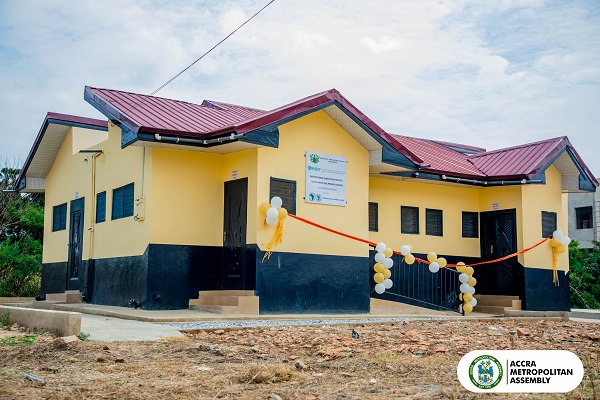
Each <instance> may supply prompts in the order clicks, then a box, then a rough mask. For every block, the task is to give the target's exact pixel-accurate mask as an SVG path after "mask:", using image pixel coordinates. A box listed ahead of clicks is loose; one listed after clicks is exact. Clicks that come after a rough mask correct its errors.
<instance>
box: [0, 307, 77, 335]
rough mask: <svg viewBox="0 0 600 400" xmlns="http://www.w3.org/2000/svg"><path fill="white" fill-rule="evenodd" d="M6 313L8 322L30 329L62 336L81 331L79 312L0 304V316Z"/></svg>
mask: <svg viewBox="0 0 600 400" xmlns="http://www.w3.org/2000/svg"><path fill="white" fill-rule="evenodd" d="M6 313H8V318H7V322H8V323H9V324H14V323H17V324H19V325H21V326H25V327H27V328H29V329H30V330H32V331H37V332H55V333H58V334H60V335H62V336H71V335H77V334H78V333H79V332H81V314H80V313H76V312H65V311H53V310H35V309H32V308H19V307H9V306H0V316H3V315H5V314H6Z"/></svg>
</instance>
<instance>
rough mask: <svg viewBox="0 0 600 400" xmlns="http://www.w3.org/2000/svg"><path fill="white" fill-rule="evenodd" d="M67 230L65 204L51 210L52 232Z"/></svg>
mask: <svg viewBox="0 0 600 400" xmlns="http://www.w3.org/2000/svg"><path fill="white" fill-rule="evenodd" d="M65 229H67V203H65V204H61V205H58V206H54V209H53V210H52V231H53V232H56V231H64V230H65Z"/></svg>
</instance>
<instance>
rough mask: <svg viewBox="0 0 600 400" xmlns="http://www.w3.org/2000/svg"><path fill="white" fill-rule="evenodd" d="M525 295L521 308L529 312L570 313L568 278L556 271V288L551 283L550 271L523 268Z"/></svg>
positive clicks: (561, 272)
mask: <svg viewBox="0 0 600 400" xmlns="http://www.w3.org/2000/svg"><path fill="white" fill-rule="evenodd" d="M524 277H525V295H524V298H521V300H522V308H523V309H524V310H529V311H570V310H571V293H570V286H569V276H568V275H567V274H565V273H564V271H558V283H559V285H558V286H555V285H554V283H553V282H552V270H550V269H541V268H525V269H524Z"/></svg>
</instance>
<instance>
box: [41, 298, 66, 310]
mask: <svg viewBox="0 0 600 400" xmlns="http://www.w3.org/2000/svg"><path fill="white" fill-rule="evenodd" d="M55 304H65V302H64V301H55V300H42V301H34V302H33V308H35V309H38V310H52V309H53V308H54V305H55Z"/></svg>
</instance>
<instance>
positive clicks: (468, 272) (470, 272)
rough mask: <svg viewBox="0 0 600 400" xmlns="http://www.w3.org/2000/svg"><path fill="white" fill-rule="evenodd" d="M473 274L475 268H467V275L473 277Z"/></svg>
mask: <svg viewBox="0 0 600 400" xmlns="http://www.w3.org/2000/svg"><path fill="white" fill-rule="evenodd" d="M473 272H475V270H474V269H473V267H465V274H467V275H469V276H471V275H473Z"/></svg>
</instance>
